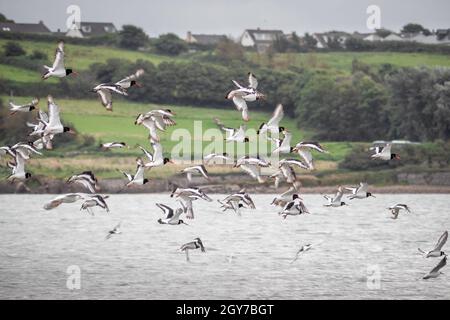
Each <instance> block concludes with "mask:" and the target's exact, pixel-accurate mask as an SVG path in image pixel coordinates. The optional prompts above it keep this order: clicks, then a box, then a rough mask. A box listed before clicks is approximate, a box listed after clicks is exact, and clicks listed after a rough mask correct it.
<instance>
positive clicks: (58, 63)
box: [42, 41, 78, 80]
mask: <svg viewBox="0 0 450 320" xmlns="http://www.w3.org/2000/svg"><path fill="white" fill-rule="evenodd" d="M44 68H45V69H46V71H45V73H44V74H43V75H42V79H44V80H46V79H48V78H50V77H57V78H64V77H66V76H68V75H70V74H73V75H77V74H78V73H77V72H75V71H74V70H72V69H70V68H66V66H65V65H64V41H59V42H58V47H57V48H56V53H55V60H54V61H53V65H52V67H48V66H44Z"/></svg>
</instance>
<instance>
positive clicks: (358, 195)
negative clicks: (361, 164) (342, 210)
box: [345, 182, 376, 200]
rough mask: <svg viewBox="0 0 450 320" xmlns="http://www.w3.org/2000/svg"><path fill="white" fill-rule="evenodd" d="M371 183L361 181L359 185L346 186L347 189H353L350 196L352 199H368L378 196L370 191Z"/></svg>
mask: <svg viewBox="0 0 450 320" xmlns="http://www.w3.org/2000/svg"><path fill="white" fill-rule="evenodd" d="M368 189H369V185H368V184H367V183H364V182H360V183H359V186H357V187H346V188H345V190H348V191H351V192H352V194H351V195H349V196H348V198H349V199H350V200H353V199H366V198H369V197H373V198H376V197H375V196H374V195H373V194H372V193H370V192H368V191H367V190H368Z"/></svg>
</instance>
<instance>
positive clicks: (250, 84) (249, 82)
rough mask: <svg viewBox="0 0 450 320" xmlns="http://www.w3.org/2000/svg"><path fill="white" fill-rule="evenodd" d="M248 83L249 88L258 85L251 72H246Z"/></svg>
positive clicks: (254, 87)
mask: <svg viewBox="0 0 450 320" xmlns="http://www.w3.org/2000/svg"><path fill="white" fill-rule="evenodd" d="M248 84H249V87H250V88H253V89H256V88H257V87H258V79H256V77H255V75H254V74H253V73H251V72H249V73H248Z"/></svg>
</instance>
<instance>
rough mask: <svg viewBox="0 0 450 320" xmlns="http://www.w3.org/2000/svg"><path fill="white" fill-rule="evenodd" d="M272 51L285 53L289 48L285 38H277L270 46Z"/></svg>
mask: <svg viewBox="0 0 450 320" xmlns="http://www.w3.org/2000/svg"><path fill="white" fill-rule="evenodd" d="M272 47H273V49H274V51H276V52H279V53H283V52H286V51H287V50H288V48H289V42H288V41H287V39H286V37H285V36H281V37H277V38H276V40H275V41H274V43H273V44H272Z"/></svg>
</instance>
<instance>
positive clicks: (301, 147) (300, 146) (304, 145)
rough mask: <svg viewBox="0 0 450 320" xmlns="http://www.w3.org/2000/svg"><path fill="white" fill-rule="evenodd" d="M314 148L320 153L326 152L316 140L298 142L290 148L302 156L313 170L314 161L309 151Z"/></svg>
mask: <svg viewBox="0 0 450 320" xmlns="http://www.w3.org/2000/svg"><path fill="white" fill-rule="evenodd" d="M312 150H315V151H318V152H320V153H328V151H326V150H325V149H324V148H323V147H322V146H321V145H320V143H318V142H300V143H297V145H296V146H295V147H294V148H293V149H292V152H297V153H298V154H299V155H300V157H302V158H303V159H304V160H305V162H306V164H307V165H308V167H309V169H310V170H314V162H313V157H312V154H311V151H312Z"/></svg>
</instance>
